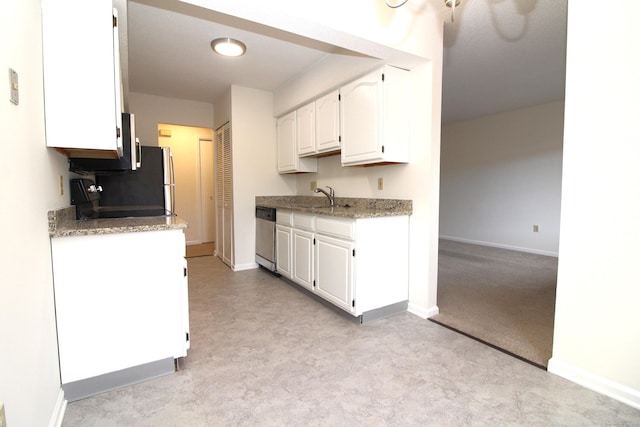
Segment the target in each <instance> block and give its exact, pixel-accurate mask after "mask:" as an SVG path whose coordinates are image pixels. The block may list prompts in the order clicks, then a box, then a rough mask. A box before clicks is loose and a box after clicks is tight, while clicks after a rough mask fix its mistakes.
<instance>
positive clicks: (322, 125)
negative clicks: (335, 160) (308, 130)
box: [315, 90, 340, 153]
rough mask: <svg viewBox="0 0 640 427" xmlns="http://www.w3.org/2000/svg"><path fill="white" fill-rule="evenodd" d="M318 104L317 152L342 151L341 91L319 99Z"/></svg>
mask: <svg viewBox="0 0 640 427" xmlns="http://www.w3.org/2000/svg"><path fill="white" fill-rule="evenodd" d="M315 104H316V150H315V151H316V152H317V153H329V152H334V151H338V150H340V91H338V90H335V91H333V92H331V93H328V94H327V95H325V96H323V97H321V98H318V99H317V100H316V102H315Z"/></svg>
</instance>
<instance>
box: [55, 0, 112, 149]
mask: <svg viewBox="0 0 640 427" xmlns="http://www.w3.org/2000/svg"><path fill="white" fill-rule="evenodd" d="M71 10H72V11H73V12H74V14H75V16H78V17H81V19H71V18H70V16H69V11H71ZM116 21H117V20H116V19H114V14H113V6H112V2H111V0H93V1H85V0H60V1H53V0H44V1H43V2H42V44H43V52H42V56H43V71H44V74H43V76H44V95H45V96H44V98H45V112H46V114H45V116H46V120H45V126H46V136H47V138H46V139H47V146H49V147H56V148H59V149H60V151H62V152H64V153H65V154H67V155H69V156H71V157H104V158H117V157H118V156H120V155H122V138H121V137H120V128H121V121H122V117H121V101H120V92H121V89H120V61H119V49H118V46H119V43H118V31H117V26H116V25H115V22H116ZM96 150H97V151H96Z"/></svg>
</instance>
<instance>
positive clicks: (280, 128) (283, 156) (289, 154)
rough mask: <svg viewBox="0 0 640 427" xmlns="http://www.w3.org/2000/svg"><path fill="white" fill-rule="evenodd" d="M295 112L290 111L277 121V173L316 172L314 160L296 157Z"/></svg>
mask: <svg viewBox="0 0 640 427" xmlns="http://www.w3.org/2000/svg"><path fill="white" fill-rule="evenodd" d="M296 116H297V114H296V111H292V112H290V113H289V114H286V115H284V116H282V117H280V118H279V119H278V120H277V124H276V126H277V138H278V172H279V173H297V172H316V171H317V170H318V164H317V161H316V159H304V158H303V159H300V158H299V157H298V142H297V139H298V138H297V124H296Z"/></svg>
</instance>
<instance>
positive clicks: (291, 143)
mask: <svg viewBox="0 0 640 427" xmlns="http://www.w3.org/2000/svg"><path fill="white" fill-rule="evenodd" d="M277 135H278V172H287V171H295V170H296V169H297V168H298V161H297V159H298V151H297V146H296V112H295V111H292V112H291V113H289V114H287V115H286V116H283V117H281V118H279V119H278V122H277Z"/></svg>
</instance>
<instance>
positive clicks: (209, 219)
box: [200, 139, 216, 243]
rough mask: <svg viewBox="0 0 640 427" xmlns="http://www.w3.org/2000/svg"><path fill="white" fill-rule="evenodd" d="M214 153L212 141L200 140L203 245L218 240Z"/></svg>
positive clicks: (201, 233)
mask: <svg viewBox="0 0 640 427" xmlns="http://www.w3.org/2000/svg"><path fill="white" fill-rule="evenodd" d="M214 151H215V148H214V144H213V141H212V140H210V139H200V204H201V206H200V208H201V212H202V227H201V228H200V236H201V240H202V242H203V243H205V242H213V241H215V239H216V219H215V216H216V214H215V212H216V211H215V177H214V165H215V159H214V157H215V156H214Z"/></svg>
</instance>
